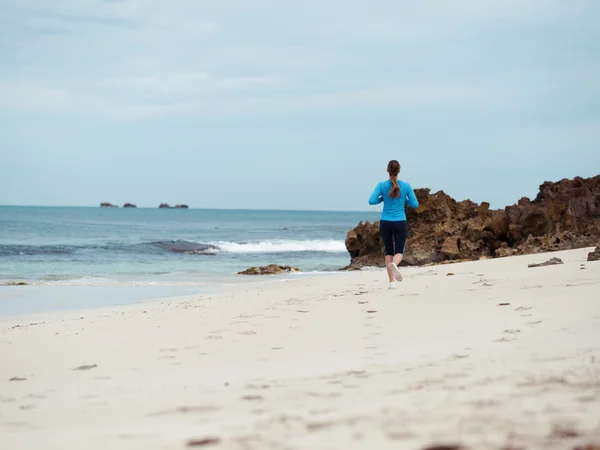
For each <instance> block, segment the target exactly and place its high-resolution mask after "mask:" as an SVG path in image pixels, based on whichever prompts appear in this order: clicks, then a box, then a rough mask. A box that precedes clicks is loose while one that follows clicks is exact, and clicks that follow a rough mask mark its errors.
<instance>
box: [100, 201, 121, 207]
mask: <svg viewBox="0 0 600 450" xmlns="http://www.w3.org/2000/svg"><path fill="white" fill-rule="evenodd" d="M100 208H118V206H117V205H113V204H112V203H106V202H104V203H100Z"/></svg>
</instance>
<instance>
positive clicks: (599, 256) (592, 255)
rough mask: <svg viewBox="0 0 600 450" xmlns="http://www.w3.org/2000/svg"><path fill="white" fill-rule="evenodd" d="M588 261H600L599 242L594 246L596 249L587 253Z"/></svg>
mask: <svg viewBox="0 0 600 450" xmlns="http://www.w3.org/2000/svg"><path fill="white" fill-rule="evenodd" d="M587 260H588V261H600V242H599V243H598V245H597V246H596V250H594V251H593V252H589V253H588V257H587Z"/></svg>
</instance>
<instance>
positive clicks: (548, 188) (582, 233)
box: [346, 175, 600, 268]
mask: <svg viewBox="0 0 600 450" xmlns="http://www.w3.org/2000/svg"><path fill="white" fill-rule="evenodd" d="M415 195H416V196H417V198H418V200H419V208H418V209H416V210H413V209H407V219H408V224H409V238H408V242H407V252H406V257H405V260H404V264H409V265H422V264H427V263H439V262H444V261H459V260H474V259H480V258H493V257H502V256H510V255H517V254H529V253H539V252H546V251H554V250H565V249H570V248H580V247H587V246H591V245H593V244H595V243H596V242H597V240H598V239H600V175H598V176H596V177H593V178H587V179H583V178H575V179H573V180H567V179H565V180H562V181H559V182H557V183H549V182H547V183H544V184H542V185H541V186H540V192H539V194H538V195H537V197H536V198H535V200H533V201H532V200H529V199H528V198H522V199H521V200H519V202H518V203H517V204H516V205H512V206H509V207H507V208H505V209H504V210H491V209H490V205H489V203H485V202H484V203H482V204H477V203H474V202H472V201H470V200H465V201H462V202H457V201H456V200H454V199H453V198H451V197H450V196H448V195H447V194H445V193H444V192H443V191H440V192H436V193H434V194H431V192H430V190H429V189H416V190H415ZM378 228H379V224H378V222H375V223H373V224H372V223H369V222H367V223H364V224H363V223H362V222H361V223H360V224H359V225H358V226H357V227H356V228H355V229H354V230H351V231H350V232H349V233H348V235H347V237H346V248H347V249H348V252H349V253H350V257H351V265H350V266H349V268H360V267H364V266H383V243H382V242H381V239H380V237H379V229H378Z"/></svg>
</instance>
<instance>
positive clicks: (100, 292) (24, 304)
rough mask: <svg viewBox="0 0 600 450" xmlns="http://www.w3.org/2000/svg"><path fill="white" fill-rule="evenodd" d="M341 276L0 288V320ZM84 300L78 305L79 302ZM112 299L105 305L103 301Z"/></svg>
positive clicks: (304, 274) (305, 274)
mask: <svg viewBox="0 0 600 450" xmlns="http://www.w3.org/2000/svg"><path fill="white" fill-rule="evenodd" d="M338 273H343V272H339V271H331V272H325V271H320V272H317V271H315V272H299V273H295V274H283V275H257V276H242V275H237V276H236V275H231V276H229V277H223V278H222V279H220V280H216V281H212V282H207V281H205V282H193V281H187V282H185V281H180V282H173V283H170V284H169V283H165V284H158V283H156V284H153V283H151V282H130V283H125V282H122V283H119V282H115V283H113V284H89V285H88V284H35V283H31V284H28V285H24V286H23V285H0V294H3V296H2V297H1V298H0V318H2V317H5V316H21V315H31V314H46V313H54V312H65V313H68V312H77V311H87V310H90V309H102V308H103V307H107V308H114V307H119V306H126V305H131V304H134V305H135V304H145V303H147V302H152V301H155V300H157V299H176V298H185V297H190V296H192V297H193V296H198V295H208V294H210V295H219V293H223V292H227V291H228V290H230V289H235V288H236V287H238V286H241V287H244V286H252V285H263V284H265V285H268V284H271V283H279V282H285V281H288V280H295V279H312V278H318V277H323V276H329V275H335V274H338ZM81 297H85V298H86V302H85V303H84V304H81V302H80V301H79V300H78V299H79V298H81ZM106 298H111V301H109V302H107V301H105V300H104V299H106ZM90 299H91V300H90Z"/></svg>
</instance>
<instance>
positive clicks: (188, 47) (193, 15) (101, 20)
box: [0, 0, 600, 120]
mask: <svg viewBox="0 0 600 450" xmlns="http://www.w3.org/2000/svg"><path fill="white" fill-rule="evenodd" d="M599 10H600V8H599V7H598V6H595V4H594V3H593V2H592V1H582V2H579V3H578V4H577V5H576V6H574V5H566V4H565V3H563V2H561V1H559V0H544V1H542V0H529V1H526V2H523V1H521V0H519V1H517V0H503V1H500V0H457V1H454V2H440V1H434V0H424V1H421V2H408V1H398V2H391V1H388V0H373V1H369V2H367V1H356V2H347V1H342V0H331V1H328V2H322V1H316V0H305V1H299V0H290V1H288V2H285V4H284V3H282V2H279V1H276V0H255V1H253V2H247V1H242V0H223V1H221V2H214V1H206V0H199V1H194V2H189V1H183V0H174V1H173V2H171V3H169V4H168V5H167V4H165V3H164V2H163V1H159V0H127V1H103V2H98V1H95V0H57V1H55V2H51V3H48V2H44V1H42V0H21V1H16V0H14V1H8V2H4V3H3V5H2V6H0V26H1V27H2V31H0V37H1V38H2V39H0V42H2V43H0V56H1V57H2V60H3V61H5V62H6V64H5V67H6V70H5V71H4V73H3V74H2V75H0V93H2V94H3V98H1V99H0V109H1V110H2V111H3V112H4V113H10V112H11V111H14V112H19V113H23V112H24V111H31V112H48V111H52V113H55V114H56V113H62V114H71V113H76V114H84V115H89V116H90V117H94V116H99V117H113V118H116V119H129V120H131V119H144V118H151V117H152V118H156V117H161V116H164V117H170V116H175V117H181V116H199V117H204V116H210V115H220V116H226V115H231V116H243V115H254V114H273V115H279V114H298V113H302V114H316V115H319V114H322V113H324V112H325V113H328V112H332V111H335V110H336V109H337V110H339V111H340V112H347V111H348V110H349V109H360V108H364V109H367V110H372V109H376V108H381V109H384V110H389V109H395V110H411V111H414V112H415V113H417V112H418V111H424V110H427V111H429V113H430V114H437V113H440V112H446V111H447V110H448V109H449V108H453V109H454V110H455V111H456V112H463V113H466V114H472V113H473V111H474V110H475V109H477V108H479V109H480V110H481V111H484V112H486V113H489V112H490V111H491V112H493V111H500V110H506V111H510V110H512V109H514V108H516V107H517V105H519V104H521V106H522V107H523V108H525V109H527V108H531V106H528V105H527V102H542V103H545V102H550V101H551V100H549V97H556V96H564V92H565V91H567V90H568V92H569V95H568V96H567V97H568V98H565V99H564V101H565V102H567V103H569V102H570V103H571V104H573V102H574V99H578V100H581V101H583V99H584V98H585V97H586V96H588V97H589V96H590V95H592V96H593V97H594V98H597V96H598V90H597V89H594V87H593V86H592V85H593V84H594V83H593V82H592V80H593V79H594V78H596V77H597V76H600V66H599V62H598V61H599V59H598V55H597V53H596V51H595V50H594V47H593V45H590V44H587V45H585V42H597V40H596V39H600V32H598V31H597V29H594V23H593V20H592V19H591V17H593V12H600V11H599ZM575 24H576V25H577V26H574V25H575ZM582 30H586V31H582ZM582 79H585V80H586V84H582V83H581V80H582ZM578 81H579V83H578ZM557 89H562V90H557Z"/></svg>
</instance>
